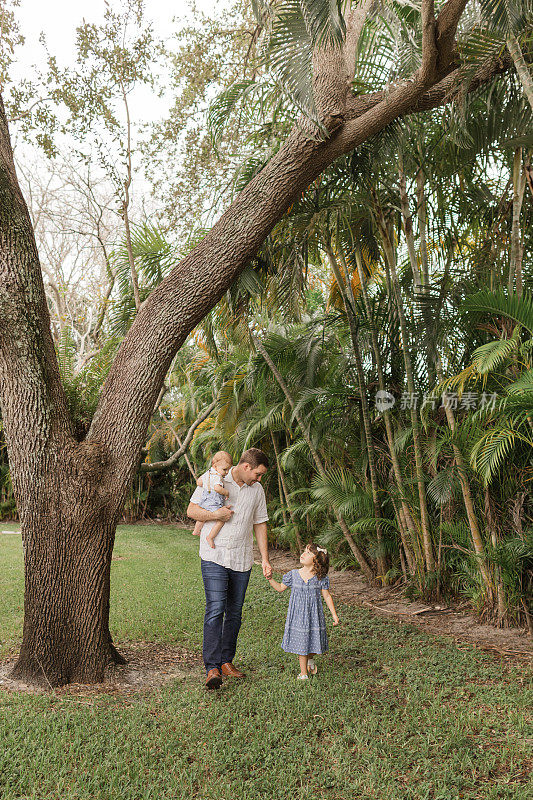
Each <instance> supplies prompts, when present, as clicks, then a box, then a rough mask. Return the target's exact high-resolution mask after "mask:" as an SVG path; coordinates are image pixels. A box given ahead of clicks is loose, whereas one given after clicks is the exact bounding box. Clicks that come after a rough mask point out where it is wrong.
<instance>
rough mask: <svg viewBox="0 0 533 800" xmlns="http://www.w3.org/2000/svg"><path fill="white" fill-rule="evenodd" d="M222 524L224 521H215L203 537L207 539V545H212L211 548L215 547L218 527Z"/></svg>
mask: <svg viewBox="0 0 533 800" xmlns="http://www.w3.org/2000/svg"><path fill="white" fill-rule="evenodd" d="M223 525H224V523H223V522H222V520H220V521H219V522H215V524H214V525H213V527H212V528H211V530H210V531H209V533H208V534H207V536H206V537H205V538H206V540H207V544H208V545H209V547H212V548H213V550H214V549H215V538H216V537H217V536H218V534H219V533H220V529H221V528H222V526H223Z"/></svg>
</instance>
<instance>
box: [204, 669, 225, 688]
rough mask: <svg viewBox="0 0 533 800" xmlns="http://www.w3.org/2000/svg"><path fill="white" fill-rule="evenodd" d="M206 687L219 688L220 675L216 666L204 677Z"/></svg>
mask: <svg viewBox="0 0 533 800" xmlns="http://www.w3.org/2000/svg"><path fill="white" fill-rule="evenodd" d="M205 686H206V689H220V687H221V686H222V675H221V674H220V672H219V671H218V669H217V668H216V667H214V668H213V669H210V670H209V672H208V673H207V678H206V679H205Z"/></svg>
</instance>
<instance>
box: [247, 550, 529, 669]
mask: <svg viewBox="0 0 533 800" xmlns="http://www.w3.org/2000/svg"><path fill="white" fill-rule="evenodd" d="M269 556H270V563H271V564H272V567H273V568H274V570H276V571H277V572H288V571H289V570H291V569H297V568H298V567H299V561H298V559H297V558H296V557H295V556H293V555H291V554H290V553H288V552H286V551H284V550H270V553H269ZM255 558H256V559H257V562H256V563H261V562H260V560H259V559H260V554H259V551H258V550H256V552H255ZM329 576H330V578H331V582H332V594H333V595H334V597H335V599H336V600H340V601H341V602H342V603H346V604H347V605H354V606H362V607H363V608H368V609H369V610H370V611H371V612H372V613H373V614H376V615H377V616H380V617H385V618H387V619H394V620H396V621H397V622H399V623H400V624H405V623H409V625H416V626H417V627H419V628H421V629H422V630H424V631H425V632H426V633H431V634H435V635H438V636H441V635H442V636H450V637H451V638H452V639H453V640H454V641H455V642H456V643H457V645H458V646H459V647H461V645H463V646H471V647H477V648H478V649H480V650H486V651H489V652H492V653H494V654H495V655H496V656H500V657H502V658H505V659H508V660H511V661H520V662H524V663H532V662H533V642H532V641H531V637H530V636H528V633H527V631H526V630H523V629H522V628H495V627H494V626H492V625H487V624H484V623H483V622H480V621H479V619H477V618H476V617H475V616H474V614H473V613H472V611H471V609H470V607H469V606H468V604H467V603H453V604H452V603H444V602H443V603H425V604H424V603H419V602H410V601H409V600H407V598H406V597H404V596H403V593H402V589H401V588H398V587H396V588H395V587H393V586H392V587H391V586H385V587H376V586H369V585H368V584H367V583H366V581H365V580H364V578H363V576H362V575H361V574H360V573H358V572H352V571H350V570H346V571H345V572H339V571H337V570H330V571H329Z"/></svg>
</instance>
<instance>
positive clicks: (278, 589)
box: [267, 578, 289, 592]
mask: <svg viewBox="0 0 533 800" xmlns="http://www.w3.org/2000/svg"><path fill="white" fill-rule="evenodd" d="M267 581H268V582H269V584H270V585H271V586H272V588H273V589H275V590H276V592H284V591H285V589H288V588H289V587H288V586H285V584H284V583H278V582H277V581H275V580H274V578H267Z"/></svg>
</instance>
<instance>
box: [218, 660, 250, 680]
mask: <svg viewBox="0 0 533 800" xmlns="http://www.w3.org/2000/svg"><path fill="white" fill-rule="evenodd" d="M220 671H221V672H222V674H223V675H227V676H228V678H244V672H241V671H240V669H237V667H234V666H233V664H232V663H231V661H228V662H227V663H226V664H222V666H221V667H220Z"/></svg>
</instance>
